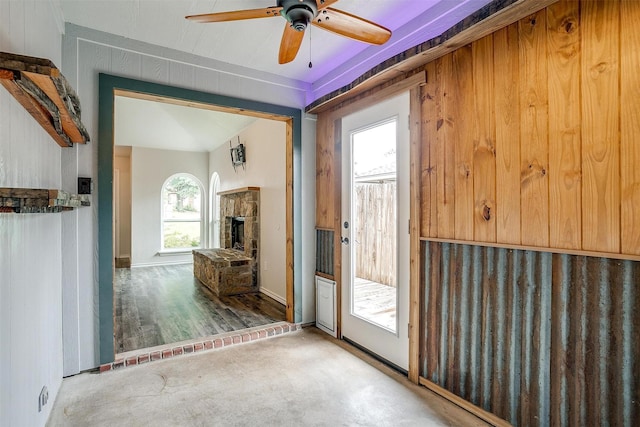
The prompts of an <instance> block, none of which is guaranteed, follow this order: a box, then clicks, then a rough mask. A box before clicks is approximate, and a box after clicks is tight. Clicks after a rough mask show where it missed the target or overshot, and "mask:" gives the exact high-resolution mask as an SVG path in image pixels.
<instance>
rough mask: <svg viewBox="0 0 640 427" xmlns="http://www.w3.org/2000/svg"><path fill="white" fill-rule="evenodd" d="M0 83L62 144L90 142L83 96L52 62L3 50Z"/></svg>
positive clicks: (0, 60)
mask: <svg viewBox="0 0 640 427" xmlns="http://www.w3.org/2000/svg"><path fill="white" fill-rule="evenodd" d="M0 84H2V86H4V87H5V89H7V91H9V93H10V94H11V95H13V97H14V98H15V99H16V100H17V101H18V102H19V103H20V104H21V105H22V106H23V107H24V108H25V109H26V110H27V111H28V112H29V113H30V114H31V115H32V116H33V118H34V119H35V120H36V121H37V122H38V123H39V124H40V126H42V127H43V128H44V130H45V131H46V132H47V133H48V134H49V135H50V136H51V137H52V138H53V139H54V141H55V142H56V143H58V145H60V146H61V147H72V146H73V144H85V143H87V142H88V141H89V139H90V138H89V133H88V132H87V129H86V128H85V127H84V125H83V124H82V121H81V120H80V99H79V98H78V96H77V95H76V93H75V91H74V90H73V88H72V87H71V86H70V85H69V83H68V82H67V80H66V79H65V78H64V76H63V75H62V74H61V73H60V70H58V68H56V66H55V65H54V64H53V62H51V61H49V60H48V59H43V58H35V57H32V56H23V55H16V54H13V53H6V52H0Z"/></svg>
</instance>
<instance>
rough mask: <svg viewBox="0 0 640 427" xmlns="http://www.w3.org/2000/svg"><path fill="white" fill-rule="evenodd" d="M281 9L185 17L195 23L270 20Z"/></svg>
mask: <svg viewBox="0 0 640 427" xmlns="http://www.w3.org/2000/svg"><path fill="white" fill-rule="evenodd" d="M281 10H282V8H281V7H266V8H264V9H247V10H235V11H232V12H219V13H205V14H202V15H189V16H185V18H186V19H188V20H190V21H195V22H226V21H241V20H243V19H256V18H271V17H273V16H280V11H281Z"/></svg>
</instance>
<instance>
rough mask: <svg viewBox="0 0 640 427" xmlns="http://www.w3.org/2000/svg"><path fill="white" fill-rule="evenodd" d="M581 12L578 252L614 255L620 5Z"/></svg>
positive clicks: (591, 4) (588, 6)
mask: <svg viewBox="0 0 640 427" xmlns="http://www.w3.org/2000/svg"><path fill="white" fill-rule="evenodd" d="M581 7H582V94H583V108H582V168H583V169H582V177H583V179H582V185H583V186H582V190H583V193H582V194H583V197H582V236H583V238H582V248H583V249H586V250H594V251H596V250H597V251H604V252H614V253H615V252H619V250H620V181H619V179H620V142H619V138H620V136H619V112H620V103H619V101H618V100H619V96H620V87H619V84H620V82H619V69H620V68H619V67H620V58H619V54H620V28H619V22H620V17H619V12H620V3H619V2H617V1H600V0H599V1H584V2H582V5H581ZM636 120H637V118H636Z"/></svg>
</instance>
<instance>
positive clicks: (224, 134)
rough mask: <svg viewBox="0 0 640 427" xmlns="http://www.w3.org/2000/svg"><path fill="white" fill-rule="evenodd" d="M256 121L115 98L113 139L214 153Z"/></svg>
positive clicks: (117, 142) (119, 142) (125, 143)
mask: <svg viewBox="0 0 640 427" xmlns="http://www.w3.org/2000/svg"><path fill="white" fill-rule="evenodd" d="M256 120H259V119H256V118H255V117H249V116H243V115H240V114H230V113H223V112H218V111H211V110H206V109H201V108H194V107H185V106H180V105H174V104H167V103H162V102H156V101H147V100H143V99H136V98H129V97H125V96H116V98H115V119H114V121H115V132H114V133H115V136H114V140H115V145H118V146H131V147H145V148H157V149H162V150H177V151H201V152H204V151H214V150H215V149H216V148H218V147H219V146H221V145H223V144H228V142H229V140H230V139H231V138H232V137H234V136H235V135H237V134H239V133H240V132H241V131H242V130H244V129H246V128H247V127H248V126H250V125H251V124H252V123H254V122H255V121H256ZM232 142H233V145H234V146H235V145H236V144H237V142H236V141H232Z"/></svg>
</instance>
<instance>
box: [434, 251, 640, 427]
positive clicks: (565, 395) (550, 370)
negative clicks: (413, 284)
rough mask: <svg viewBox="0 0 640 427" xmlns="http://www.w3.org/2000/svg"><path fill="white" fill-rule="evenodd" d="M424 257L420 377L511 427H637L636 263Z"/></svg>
mask: <svg viewBox="0 0 640 427" xmlns="http://www.w3.org/2000/svg"><path fill="white" fill-rule="evenodd" d="M422 256H423V263H424V272H423V277H424V279H423V280H424V282H423V284H424V286H425V288H424V292H425V293H424V298H425V299H424V310H425V312H424V315H423V336H422V340H423V341H422V342H423V343H424V345H423V350H424V351H425V353H423V356H422V359H421V367H422V371H421V376H423V377H424V378H426V379H427V380H429V381H432V382H434V383H436V384H438V385H440V386H441V387H444V388H446V389H447V390H448V391H451V392H453V393H455V394H457V395H458V396H460V397H462V398H464V399H466V400H468V401H470V402H471V403H474V404H475V405H478V406H480V407H481V408H482V409H485V410H488V411H491V412H493V413H495V414H496V415H498V416H500V417H502V418H504V419H506V420H508V421H509V422H511V423H513V424H514V425H516V426H547V425H554V426H555V425H558V426H572V425H620V426H634V425H637V423H638V420H639V419H640V418H639V417H640V403H639V400H638V397H639V395H640V375H638V372H640V370H639V369H640V361H638V358H637V354H640V319H638V316H639V312H638V310H635V307H638V306H639V305H640V292H639V291H638V286H639V285H640V262H633V261H618V260H612V259H606V258H593V257H585V256H574V255H561V254H550V253H541V252H534V251H521V250H509V249H499V248H485V247H479V246H466V245H457V244H449V243H437V242H431V243H424V244H423V248H422ZM443 325H445V327H444V328H443ZM479 328H481V329H482V332H481V333H478V330H479ZM488 331H491V333H489V332H488Z"/></svg>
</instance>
